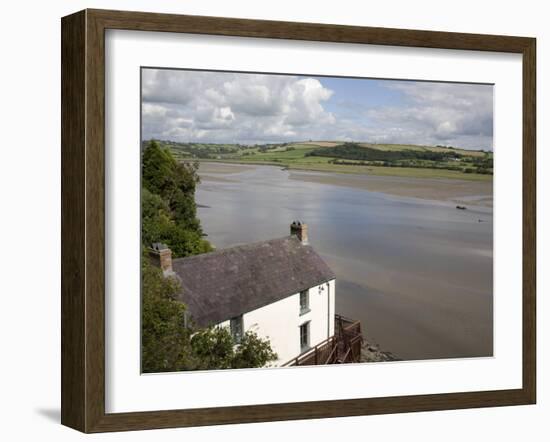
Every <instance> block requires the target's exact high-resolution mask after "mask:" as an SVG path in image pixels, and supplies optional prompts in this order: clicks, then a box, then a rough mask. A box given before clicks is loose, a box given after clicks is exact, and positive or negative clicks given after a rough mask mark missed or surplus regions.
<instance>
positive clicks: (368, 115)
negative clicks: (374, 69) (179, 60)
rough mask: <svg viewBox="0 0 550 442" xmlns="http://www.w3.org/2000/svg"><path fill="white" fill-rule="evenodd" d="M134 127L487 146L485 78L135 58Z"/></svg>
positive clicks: (247, 137) (241, 138) (254, 139)
mask: <svg viewBox="0 0 550 442" xmlns="http://www.w3.org/2000/svg"><path fill="white" fill-rule="evenodd" d="M142 137H143V139H145V140H147V139H151V138H154V139H159V140H172V141H179V142H203V143H240V144H262V143H281V142H289V141H304V140H315V141H321V140H325V141H363V142H371V143H392V144H421V145H433V146H435V145H445V146H454V147H461V148H466V149H485V150H493V86H492V85H486V84H466V83H442V82H426V81H402V80H379V79H365V78H339V77H317V76H308V75H303V76H302V75H277V74H249V73H230V72H214V71H189V70H175V69H151V68H144V69H142Z"/></svg>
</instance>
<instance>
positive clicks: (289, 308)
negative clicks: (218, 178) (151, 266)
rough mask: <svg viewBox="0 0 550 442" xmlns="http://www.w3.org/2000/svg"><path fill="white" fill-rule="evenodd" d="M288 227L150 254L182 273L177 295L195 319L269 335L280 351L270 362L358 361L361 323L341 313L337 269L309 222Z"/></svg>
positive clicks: (237, 334) (157, 249)
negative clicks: (314, 243) (241, 241)
mask: <svg viewBox="0 0 550 442" xmlns="http://www.w3.org/2000/svg"><path fill="white" fill-rule="evenodd" d="M290 233H291V234H290V236H287V237H284V238H279V239H272V240H268V241H262V242H257V243H252V244H246V245H242V246H236V247H230V248H226V249H220V250H217V251H214V252H211V253H205V254H202V255H196V256H191V257H187V258H177V259H173V260H172V258H171V251H170V250H169V249H168V248H166V246H162V245H161V244H155V245H154V247H153V250H152V258H153V259H154V260H156V263H157V265H159V266H160V267H161V268H162V270H163V272H164V274H165V275H166V276H168V275H172V276H175V277H176V278H177V279H178V280H179V281H180V283H181V292H180V294H179V295H178V297H179V299H180V300H181V301H182V302H183V303H185V304H186V306H187V308H188V312H189V313H190V315H191V317H192V319H193V321H194V322H195V323H196V324H197V325H198V326H200V327H206V326H211V325H215V326H226V327H229V328H230V330H231V333H232V335H233V337H234V339H235V340H236V342H238V340H239V338H240V336H242V334H243V333H244V332H246V331H248V330H252V331H254V332H255V333H257V334H258V336H260V337H262V338H267V339H269V341H270V343H271V348H272V349H273V351H275V352H276V353H277V355H278V359H277V360H276V361H274V362H272V363H270V366H282V365H313V364H325V363H336V362H354V361H356V360H357V358H358V357H359V353H360V345H361V340H362V337H361V332H360V324H359V323H351V322H350V321H349V320H345V319H344V318H341V317H340V316H338V315H336V312H335V295H336V293H335V275H334V273H333V272H332V270H331V269H330V268H329V267H328V265H327V264H326V263H325V262H324V260H323V259H322V258H321V257H320V256H319V255H318V254H317V252H316V251H315V250H314V249H313V247H311V246H310V245H309V243H308V231H307V225H306V224H304V223H301V222H299V221H295V222H293V223H292V224H291V226H290ZM336 319H337V320H338V330H335V320H336ZM352 326H353V327H352ZM350 327H352V328H350ZM335 331H336V332H337V333H336V335H335ZM348 332H349V333H348ZM342 338H346V339H342ZM353 340H355V343H356V344H358V346H357V345H353V342H351V341H353ZM350 342H351V344H350ZM350 346H351V347H353V348H351V349H350ZM348 350H349V351H348ZM352 359H353V360H352Z"/></svg>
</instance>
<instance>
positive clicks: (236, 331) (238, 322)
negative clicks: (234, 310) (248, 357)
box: [229, 315, 243, 344]
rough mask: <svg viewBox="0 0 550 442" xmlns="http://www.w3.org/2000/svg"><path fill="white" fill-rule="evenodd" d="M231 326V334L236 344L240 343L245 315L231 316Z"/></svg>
mask: <svg viewBox="0 0 550 442" xmlns="http://www.w3.org/2000/svg"><path fill="white" fill-rule="evenodd" d="M229 327H230V329H231V336H232V337H233V341H234V342H235V344H240V343H241V339H242V338H243V315H240V316H236V317H235V318H231V319H230V321H229Z"/></svg>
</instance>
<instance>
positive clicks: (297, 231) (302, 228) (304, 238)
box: [290, 221, 309, 245]
mask: <svg viewBox="0 0 550 442" xmlns="http://www.w3.org/2000/svg"><path fill="white" fill-rule="evenodd" d="M290 234H291V235H296V236H297V237H298V239H299V240H300V242H301V243H302V244H304V245H306V244H309V241H308V235H307V224H306V223H303V222H301V221H293V222H292V224H291V225H290Z"/></svg>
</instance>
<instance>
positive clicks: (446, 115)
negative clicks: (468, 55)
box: [367, 81, 493, 149]
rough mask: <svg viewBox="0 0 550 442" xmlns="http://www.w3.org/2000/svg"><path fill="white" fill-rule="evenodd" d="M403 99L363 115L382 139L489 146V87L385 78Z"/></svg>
mask: <svg viewBox="0 0 550 442" xmlns="http://www.w3.org/2000/svg"><path fill="white" fill-rule="evenodd" d="M387 87H388V88H390V89H394V90H398V91H400V92H402V93H403V94H404V95H405V102H404V103H401V104H399V105H395V106H384V107H380V108H377V109H371V110H370V111H368V112H367V115H368V117H369V118H370V119H372V121H373V123H374V125H375V126H376V127H377V128H378V133H379V134H378V135H374V134H373V136H375V137H376V138H378V139H382V140H384V141H386V142H397V143H419V144H446V145H454V146H461V147H467V148H488V149H492V148H493V88H492V86H490V85H478V84H476V85H470V84H451V83H427V82H412V81H410V82H388V83H387Z"/></svg>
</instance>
